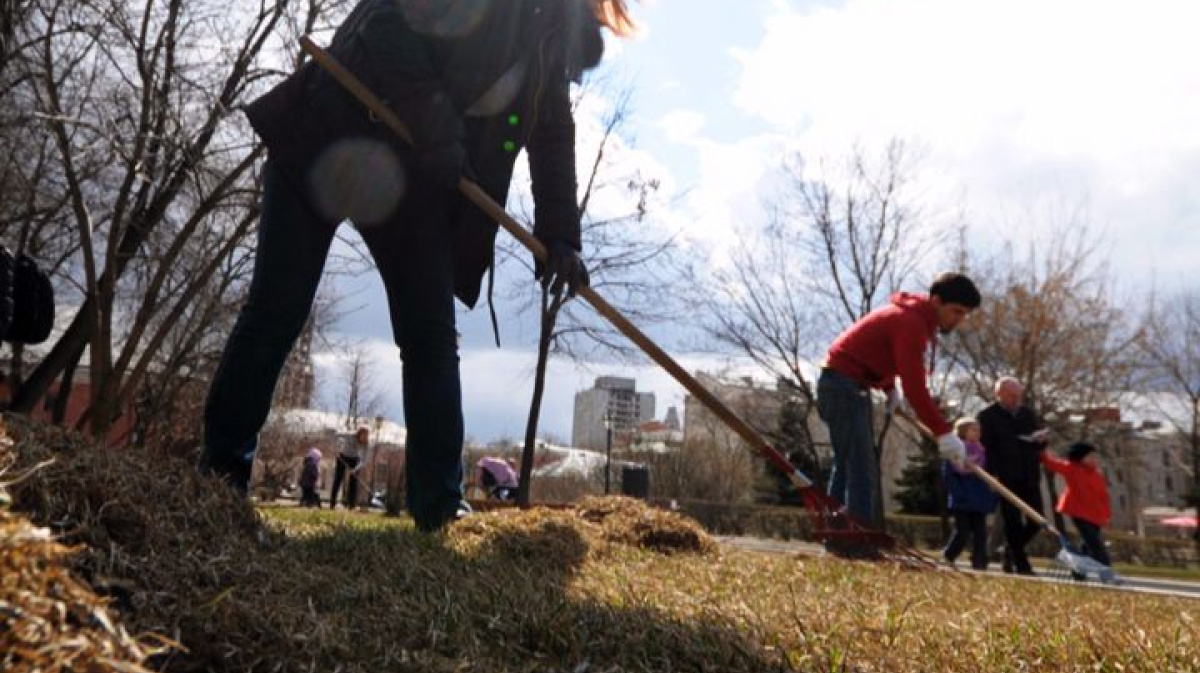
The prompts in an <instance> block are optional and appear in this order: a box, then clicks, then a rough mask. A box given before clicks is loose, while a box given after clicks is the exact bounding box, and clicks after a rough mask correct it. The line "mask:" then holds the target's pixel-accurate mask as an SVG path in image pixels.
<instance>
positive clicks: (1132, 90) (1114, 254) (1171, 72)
mask: <svg viewBox="0 0 1200 673" xmlns="http://www.w3.org/2000/svg"><path fill="white" fill-rule="evenodd" d="M634 9H635V12H636V14H637V16H638V17H639V19H640V20H641V21H642V22H643V23H644V24H645V26H646V28H645V32H644V35H643V36H642V37H641V38H640V39H638V40H635V41H633V42H630V43H622V44H620V45H617V46H616V47H614V48H610V49H609V53H608V56H607V57H606V63H605V65H604V66H603V67H605V68H609V69H611V70H612V71H613V74H614V76H615V77H616V78H617V79H619V80H620V81H627V82H630V83H631V84H632V86H633V87H634V98H633V109H634V113H635V118H634V120H633V123H632V124H631V125H630V127H629V128H628V129H627V131H626V133H625V138H624V140H625V141H626V145H627V146H628V147H627V148H626V153H625V154H623V155H622V157H623V158H624V160H626V161H628V162H630V163H631V164H632V163H636V164H639V165H640V166H641V167H643V168H644V170H645V171H646V172H647V173H649V174H653V175H657V176H659V177H661V178H662V179H663V180H664V185H665V187H664V192H665V194H664V201H669V202H671V207H670V209H669V211H668V212H665V213H662V214H661V217H660V218H659V221H658V222H657V223H656V225H655V226H662V227H664V228H666V229H672V230H682V231H685V232H686V233H687V235H688V236H691V237H694V238H695V239H696V240H703V241H708V242H720V241H721V240H727V238H728V237H730V236H734V235H737V227H738V223H739V222H742V221H745V220H747V219H749V218H754V217H757V216H758V212H757V207H758V204H759V203H760V201H761V198H762V190H763V184H764V182H763V181H764V179H765V178H766V176H767V175H768V174H769V172H770V171H771V170H772V169H773V168H774V167H775V166H777V165H778V161H779V157H780V156H781V154H782V152H785V151H791V150H799V151H802V152H803V153H805V154H806V155H808V156H831V157H832V156H838V155H839V153H841V154H844V153H845V151H846V150H847V149H848V148H849V147H850V145H851V144H852V143H855V142H857V143H861V144H863V145H865V146H867V147H873V146H880V145H881V144H882V143H884V142H886V140H887V139H889V138H892V137H901V138H904V139H906V140H908V141H911V142H914V143H918V144H919V145H920V146H921V147H923V148H925V150H926V162H925V163H924V164H923V168H922V175H921V179H922V180H923V181H924V184H925V185H926V186H927V190H926V193H927V195H928V198H929V199H930V200H931V202H932V205H933V207H934V210H938V209H942V210H944V211H947V212H949V211H953V212H955V213H963V216H964V217H965V219H966V221H967V222H968V224H969V227H970V234H971V241H970V243H971V245H972V247H973V248H978V249H980V250H987V249H989V248H993V247H995V246H996V245H998V244H999V243H1001V242H1013V243H1016V244H1018V245H1036V244H1037V243H1038V242H1039V241H1040V240H1044V236H1045V231H1042V230H1041V229H1040V228H1039V226H1038V225H1037V224H1034V225H1014V221H1016V220H1017V219H1018V214H1019V213H1021V212H1027V211H1030V210H1037V209H1038V204H1043V203H1064V202H1065V203H1071V204H1078V205H1082V206H1084V207H1085V209H1086V212H1087V213H1088V219H1089V221H1090V222H1091V224H1092V228H1093V231H1094V232H1096V233H1097V235H1099V236H1100V237H1101V238H1102V241H1103V246H1102V249H1103V251H1104V252H1105V254H1107V255H1109V256H1110V257H1111V260H1112V269H1113V273H1114V277H1115V278H1116V279H1117V281H1118V282H1120V283H1121V284H1123V285H1126V286H1131V287H1141V288H1145V287H1147V286H1148V285H1149V284H1150V283H1151V282H1153V283H1154V284H1156V285H1157V286H1159V287H1161V288H1167V289H1171V288H1174V287H1178V286H1181V285H1189V286H1191V287H1195V286H1196V285H1197V283H1198V281H1200V272H1197V264H1196V263H1195V260H1196V258H1197V256H1198V254H1200V190H1198V189H1197V188H1196V187H1195V183H1196V176H1197V175H1200V121H1198V120H1200V42H1197V41H1196V40H1195V38H1194V34H1193V33H1194V27H1195V26H1196V25H1200V4H1198V3H1194V2H1189V1H1187V0H1142V1H1140V2H1138V3H1130V2H1114V1H1110V0H1090V1H1085V0H1039V1H1035V0H1003V1H1000V0H846V1H844V2H833V1H825V2H803V1H786V0H740V1H739V2H718V1H717V0H657V1H656V2H652V3H642V4H640V5H637V4H635V6H634ZM589 114H590V112H589V111H588V110H585V111H584V112H583V113H582V114H581V118H580V119H579V120H578V121H579V126H580V138H579V142H580V145H581V147H586V146H587V143H588V142H589V133H590V129H591V128H593V127H594V120H590V119H589V118H588V115H589ZM675 196H678V197H679V198H677V199H674V200H672V199H673V197H675ZM934 263H935V264H936V261H935V262H934ZM934 270H935V269H932V268H931V269H929V270H928V271H930V272H932V271H934ZM351 289H354V290H355V292H356V293H355V295H354V298H353V299H351V300H349V301H348V302H347V303H348V304H351V305H359V304H364V305H366V306H367V308H366V309H364V310H361V311H359V312H357V313H354V314H352V315H350V316H348V317H347V318H346V319H344V320H343V321H342V322H341V323H340V324H339V326H338V329H339V331H340V332H342V333H343V334H344V335H345V336H347V337H348V338H351V339H356V340H361V341H362V342H363V343H365V344H366V345H367V347H368V348H370V350H371V352H372V354H373V357H374V359H375V360H376V362H377V363H378V372H379V374H380V376H379V377H378V378H379V379H381V381H382V382H384V383H385V384H387V382H394V383H390V384H387V387H388V388H389V390H388V391H387V399H388V407H389V408H388V409H387V410H386V411H385V414H386V415H388V416H389V417H390V418H393V419H395V420H402V413H401V411H400V410H401V399H400V390H399V365H398V362H397V358H396V355H395V351H394V349H393V348H392V347H391V346H390V343H391V340H390V335H389V333H388V328H387V319H386V315H385V309H383V307H384V306H385V303H384V302H383V298H382V289H381V288H380V287H379V285H378V281H377V280H376V279H375V278H374V277H373V276H371V277H364V278H362V279H359V280H357V281H355V282H354V283H350V284H341V285H339V286H338V290H339V291H343V292H344V291H349V290H351ZM501 320H502V331H503V333H504V334H505V336H506V346H505V348H503V349H500V350H497V349H495V348H494V347H493V346H492V344H491V337H490V328H489V327H488V326H487V315H486V310H476V311H474V312H470V313H462V314H460V325H461V330H462V331H463V333H464V341H463V352H462V356H463V364H462V372H463V382H464V385H463V388H464V409H465V413H466V421H467V429H468V433H469V434H470V435H471V436H472V437H474V438H475V439H477V440H489V439H494V438H499V437H516V436H519V435H520V434H521V433H522V429H523V423H524V418H525V408H526V406H527V403H528V402H527V401H528V397H529V391H530V389H531V387H532V368H533V364H534V358H533V354H532V352H531V351H530V347H529V343H530V341H531V338H532V334H533V330H534V326H533V316H513V315H506V314H504V313H503V312H502V315H501ZM674 354H675V355H677V356H678V357H679V359H680V360H681V362H682V363H683V364H684V365H685V366H686V367H689V368H691V369H694V368H698V367H705V368H717V367H721V366H723V363H721V362H720V361H718V360H714V359H712V358H708V357H699V356H690V355H688V354H686V353H674ZM333 360H334V358H333V356H332V355H327V356H325V357H323V358H322V359H321V360H320V361H319V362H320V364H321V368H320V369H319V371H320V372H323V373H325V374H327V376H326V380H327V381H328V380H329V379H330V378H331V377H330V376H329V375H328V374H329V373H330V370H331V367H332V366H333V365H332V364H331V363H332V362H333ZM609 373H617V374H625V375H633V376H636V377H638V379H639V388H640V389H647V390H650V391H653V392H655V393H656V394H657V395H658V397H659V415H660V416H661V415H662V414H663V413H665V410H666V406H667V405H670V404H674V405H681V404H682V399H683V396H682V391H681V389H680V388H679V387H678V386H677V385H675V384H674V383H673V382H672V381H671V380H670V379H669V377H667V376H666V375H665V374H663V373H661V372H659V371H657V370H655V369H653V368H651V367H628V366H609V365H605V364H603V363H600V364H593V365H590V366H577V365H573V364H569V363H562V362H556V363H554V364H553V365H552V368H551V377H550V381H549V386H550V387H549V390H548V393H547V399H546V406H545V410H544V415H543V428H545V430H546V431H547V432H549V433H551V434H553V435H556V436H558V437H559V438H569V436H570V422H571V403H572V400H573V396H574V392H575V391H576V390H579V389H582V388H585V387H587V386H589V385H590V383H591V380H592V379H593V378H594V377H595V376H597V375H602V374H609Z"/></svg>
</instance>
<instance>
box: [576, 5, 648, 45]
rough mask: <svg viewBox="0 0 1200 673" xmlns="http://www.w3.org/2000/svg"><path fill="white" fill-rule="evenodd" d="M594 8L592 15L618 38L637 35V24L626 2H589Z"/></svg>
mask: <svg viewBox="0 0 1200 673" xmlns="http://www.w3.org/2000/svg"><path fill="white" fill-rule="evenodd" d="M588 4H590V5H591V6H592V14H594V15H595V16H596V21H598V22H599V23H600V25H601V26H604V27H605V28H608V29H609V30H611V31H612V34H613V35H616V36H617V37H631V36H633V35H636V34H637V30H638V27H637V24H636V23H634V21H633V16H632V15H631V14H630V13H629V6H628V3H627V2H626V0H588Z"/></svg>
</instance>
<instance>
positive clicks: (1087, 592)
mask: <svg viewBox="0 0 1200 673" xmlns="http://www.w3.org/2000/svg"><path fill="white" fill-rule="evenodd" d="M14 425H15V421H14ZM17 428H18V430H19V431H20V435H19V441H18V444H17V451H18V457H19V459H20V462H19V463H18V465H17V469H16V471H15V472H14V473H17V474H19V473H20V470H21V469H30V468H31V467H32V466H33V465H39V464H43V463H45V462H46V461H48V460H50V459H51V458H53V462H52V463H49V464H48V466H47V467H44V469H40V470H37V471H36V472H34V473H32V474H30V475H29V476H28V477H27V478H25V479H24V480H22V481H20V482H19V483H15V484H13V487H12V489H11V491H10V492H11V494H12V498H13V511H14V512H17V513H21V514H23V515H26V516H28V517H29V518H30V519H31V520H33V521H35V522H36V523H38V524H39V525H43V526H50V527H53V528H54V530H55V531H56V532H57V533H58V534H60V535H62V536H63V540H64V542H66V543H67V544H70V545H72V546H75V547H76V548H77V549H78V550H79V551H78V553H77V554H76V556H75V557H74V558H73V564H72V572H73V573H75V574H76V575H77V576H78V577H80V578H83V579H85V580H86V581H88V582H93V581H96V583H95V586H98V587H99V586H110V587H115V588H118V589H120V592H119V593H118V594H115V596H116V597H117V598H120V599H121V600H122V601H123V602H124V603H125V604H126V605H125V607H123V608H122V609H121V611H120V612H119V613H114V619H119V620H120V622H121V623H122V624H123V625H124V626H125V627H126V628H128V629H129V632H130V633H132V634H137V635H139V636H145V637H147V638H149V639H150V640H154V635H155V634H157V635H159V636H165V637H167V638H169V639H171V640H172V641H175V642H177V643H178V647H174V648H172V652H171V653H170V654H169V655H168V656H165V657H163V656H158V657H154V658H153V659H152V660H151V661H150V662H148V663H149V664H150V665H152V666H153V667H154V668H156V669H158V670H164V671H179V672H188V673H191V672H193V671H195V672H199V671H206V672H211V673H226V672H228V673H233V672H235V671H236V672H242V671H255V672H258V671H262V672H264V673H265V672H268V671H269V672H272V673H292V672H295V673H301V672H309V671H338V672H339V673H380V672H383V671H386V672H387V673H396V672H401V673H406V672H409V671H412V672H417V671H420V672H433V673H450V672H454V673H470V672H480V673H482V672H488V673H493V672H495V673H563V672H569V673H599V672H604V673H643V672H650V671H663V672H667V671H670V672H675V671H701V672H706V671H711V672H713V673H716V672H725V671H738V672H748V673H758V672H763V673H767V672H771V673H776V672H779V671H838V672H843V671H844V672H846V673H850V672H855V673H866V672H869V671H870V672H874V671H888V672H891V673H918V672H920V673H926V672H928V671H939V672H942V671H948V672H955V671H962V672H964V673H965V672H970V673H976V672H980V671H986V672H987V673H1043V672H1044V673H1050V672H1054V673H1058V672H1063V671H1066V672H1078V673H1084V672H1088V673H1104V672H1112V673H1116V672H1118V671H1120V672H1122V673H1139V672H1144V673H1184V672H1188V673H1194V672H1197V671H1200V627H1198V625H1197V620H1198V619H1200V601H1195V600H1190V599H1179V598H1168V597H1161V596H1148V595H1140V594H1133V593H1128V592H1117V591H1108V590H1096V589H1094V588H1091V587H1081V586H1071V585H1057V584H1046V583H1032V582H1024V581H1017V580H1013V579H1009V578H1004V577H988V578H973V577H971V576H967V575H963V574H957V573H947V572H935V571H913V570H907V569H904V568H901V567H898V566H895V565H886V564H880V563H849V562H844V561H838V560H834V559H825V558H807V557H800V556H789V555H766V554H753V553H744V552H737V551H731V550H721V549H716V548H715V547H712V546H711V545H705V544H691V546H686V545H685V544H684V543H686V542H688V540H689V539H690V540H691V542H692V543H703V542H705V539H704V538H696V537H695V533H694V531H696V528H695V526H694V525H692V524H689V523H687V522H684V521H681V520H679V519H677V518H672V517H670V516H668V515H666V514H663V513H661V512H658V511H654V510H649V509H646V508H644V507H643V506H641V505H637V504H633V503H628V502H627V501H621V502H625V503H626V505H622V506H623V507H625V509H624V510H622V511H621V512H620V513H619V514H620V515H619V516H618V515H617V514H613V515H610V516H609V517H608V518H604V519H602V520H597V518H596V517H595V516H593V514H594V513H595V512H596V511H597V510H598V509H600V508H599V507H592V508H591V509H586V508H585V509H584V510H531V511H526V512H522V511H519V510H504V511H497V512H494V513H482V514H477V515H475V516H472V517H469V518H468V519H466V520H464V521H462V522H460V523H458V524H455V525H454V526H453V527H451V529H450V530H449V531H448V532H447V533H446V534H442V535H425V534H421V533H419V532H417V531H416V530H414V528H413V527H412V525H411V522H410V521H409V520H408V519H407V518H404V517H401V518H397V519H387V518H385V517H382V516H380V515H378V514H375V513H357V512H355V513H350V512H345V511H341V510H339V511H335V512H330V511H328V510H301V509H296V508H288V507H269V508H263V509H261V510H259V511H258V512H255V511H254V510H253V509H251V507H249V506H248V505H247V503H246V501H245V500H244V499H241V498H239V497H238V496H236V495H235V494H234V493H233V491H232V490H230V489H229V488H228V487H227V486H225V485H224V484H220V483H217V482H216V481H214V480H211V479H207V478H200V477H198V476H197V475H196V472H195V469H194V465H193V464H192V463H191V462H190V461H184V460H177V459H172V458H170V457H169V456H162V455H157V454H150V453H142V452H139V451H135V450H122V451H105V450H102V449H99V448H96V447H92V446H89V445H86V444H83V443H79V442H78V441H77V440H76V439H74V438H72V437H71V436H69V435H68V434H66V433H62V432H61V431H59V430H57V429H53V428H39V427H37V426H27V427H23V426H17ZM605 502H606V503H607V502H617V501H605ZM614 521H615V522H616V523H613V522H614ZM264 522H265V526H264ZM610 524H611V525H610ZM689 531H690V532H691V535H692V537H691V538H689ZM648 547H654V548H657V549H663V550H665V551H653V550H652V549H651V548H648ZM683 549H695V550H696V551H682V550H683ZM37 633H41V634H43V635H45V636H46V638H47V646H55V647H59V646H66V645H69V643H68V642H66V639H65V637H64V640H63V642H58V641H56V640H55V639H54V633H49V632H45V629H42V630H41V631H37ZM89 670H97V671H107V670H117V669H116V668H108V669H105V668H99V669H89ZM126 670H128V669H126Z"/></svg>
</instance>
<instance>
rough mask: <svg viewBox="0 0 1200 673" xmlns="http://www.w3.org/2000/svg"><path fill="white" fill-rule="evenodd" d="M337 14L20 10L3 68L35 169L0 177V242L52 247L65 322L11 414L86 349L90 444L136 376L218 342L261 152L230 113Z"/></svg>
mask: <svg viewBox="0 0 1200 673" xmlns="http://www.w3.org/2000/svg"><path fill="white" fill-rule="evenodd" d="M343 2H344V0H308V1H306V2H301V3H290V2H286V1H285V0H264V2H262V3H260V4H259V5H257V6H256V7H249V8H239V9H238V10H237V11H232V12H231V11H228V8H227V7H225V6H223V5H221V4H219V3H215V2H208V1H206V0H202V1H200V2H183V1H182V0H151V1H150V2H146V3H142V4H140V5H130V4H128V3H123V2H118V1H117V0H100V1H99V2H88V3H78V2H69V1H67V0H31V3H30V13H29V15H28V16H29V17H30V18H29V19H28V21H26V23H25V24H24V28H23V29H22V30H24V31H25V32H24V33H21V30H18V33H19V35H20V36H19V38H18V39H19V40H20V41H21V42H22V43H23V44H24V43H28V44H30V45H32V46H30V47H29V48H28V49H26V50H25V51H24V52H23V57H22V59H21V60H20V62H19V63H18V65H20V66H21V67H24V68H27V70H28V72H27V74H28V76H27V77H26V78H25V79H23V80H22V81H21V83H20V84H19V85H18V86H17V87H16V88H15V89H14V93H15V94H17V95H18V97H20V99H21V100H22V101H23V102H24V105H25V107H24V110H23V111H24V113H25V115H26V116H27V117H28V118H29V119H31V120H34V121H36V124H34V125H33V126H31V127H30V128H29V130H28V132H27V135H28V137H27V138H25V140H28V141H32V142H30V143H29V144H28V145H27V146H28V147H30V148H33V151H34V156H36V157H37V158H38V160H37V161H33V162H28V163H29V169H28V170H26V169H23V168H21V167H20V166H17V167H12V166H11V165H10V166H9V167H7V168H6V170H8V169H9V168H12V169H13V170H15V171H17V172H18V173H19V177H20V179H21V181H22V182H23V183H24V184H25V185H26V187H27V189H26V192H27V194H28V195H29V196H28V197H27V198H25V199H24V200H23V205H20V204H18V205H19V207H16V208H14V207H13V206H12V204H6V205H7V206H8V207H7V208H6V211H7V212H6V215H7V214H9V213H11V215H10V216H8V217H6V218H5V219H4V220H3V222H2V223H3V224H4V225H5V227H6V228H5V231H4V232H2V233H3V235H4V236H5V237H6V238H9V237H10V236H12V237H13V238H16V239H18V240H20V241H21V247H23V248H24V249H28V250H34V249H35V248H36V246H37V244H38V241H55V242H60V243H57V245H59V247H60V249H61V250H60V252H59V253H58V254H57V256H56V257H55V259H60V260H62V264H61V266H60V267H59V268H58V273H57V280H58V283H57V284H58V286H59V289H60V297H65V298H66V300H65V301H62V302H61V303H62V304H65V305H78V306H79V309H78V311H77V312H76V314H75V316H74V318H73V319H72V320H71V322H70V324H69V325H68V326H67V328H66V330H65V331H64V332H63V333H62V335H61V336H60V337H59V338H58V340H57V341H56V342H55V343H54V344H53V345H52V347H51V348H50V350H49V352H48V353H47V354H46V355H45V357H44V358H42V359H41V360H40V362H38V363H37V365H36V366H35V367H34V369H33V370H32V371H31V372H30V374H29V376H28V377H27V378H25V379H24V380H21V381H19V384H20V385H19V388H18V390H17V394H16V396H15V398H14V401H13V407H14V408H16V409H18V410H28V409H30V408H32V406H33V405H34V404H35V403H36V402H37V401H38V400H39V399H41V398H42V396H43V395H44V394H45V392H46V391H47V390H48V388H49V387H50V386H51V385H52V383H53V382H54V381H55V380H56V379H58V378H60V377H61V376H62V375H63V374H64V373H65V372H68V371H71V370H73V368H74V366H75V364H76V363H79V362H80V361H81V358H82V356H83V353H84V351H85V350H86V351H87V353H88V375H89V377H90V383H91V386H90V389H91V391H92V397H91V404H90V406H89V408H88V411H87V412H86V413H85V414H84V417H83V418H82V419H81V421H80V423H81V424H85V425H86V426H87V429H89V430H90V431H92V432H93V433H96V434H99V435H103V434H104V433H105V432H106V429H107V428H108V426H109V424H110V423H111V421H112V419H113V418H114V417H115V416H116V415H117V414H118V413H119V412H120V411H121V410H123V409H124V408H126V407H127V405H128V404H130V403H131V402H132V401H134V400H136V399H138V397H139V394H140V393H141V391H143V390H144V389H145V388H146V384H147V380H148V379H149V378H158V379H161V378H170V377H175V376H180V375H195V374H196V372H195V371H193V370H191V369H168V370H162V369H160V368H161V367H164V366H176V367H181V368H188V367H191V366H195V365H196V364H198V359H197V358H195V357H192V355H193V354H192V353H191V352H189V349H192V348H202V347H204V346H207V345H210V343H211V342H210V341H209V339H208V335H210V334H212V333H214V332H217V333H224V332H227V330H223V329H215V328H216V327H217V326H223V325H228V324H229V321H232V318H233V315H234V312H233V311H231V310H229V307H230V306H231V304H233V302H231V301H230V300H231V298H233V297H236V296H238V295H239V293H240V292H242V291H243V290H244V285H245V282H246V280H247V276H246V274H247V272H248V268H249V265H248V262H247V260H248V255H249V250H250V245H251V244H252V240H251V236H252V234H253V230H254V223H255V221H256V220H257V216H258V187H259V186H258V183H257V180H256V179H255V176H254V171H253V168H254V166H255V165H256V164H257V163H258V161H259V160H260V159H261V156H262V147H261V146H260V145H259V144H258V143H257V142H256V141H255V140H253V138H252V136H251V134H250V133H249V131H248V128H247V127H246V125H245V122H244V120H242V118H241V116H240V115H239V114H237V113H236V110H237V108H238V107H239V106H240V105H241V104H243V103H245V102H247V101H248V100H250V99H251V98H252V97H253V96H254V95H256V94H257V93H259V92H261V91H262V89H263V87H264V86H266V85H267V84H268V78H270V77H273V76H276V75H278V74H279V70H278V69H277V68H276V63H277V62H278V61H280V60H281V59H284V58H289V59H292V60H294V59H295V58H296V57H295V56H294V55H295V54H297V53H298V50H297V49H296V48H295V46H294V44H295V43H294V41H291V42H286V43H284V44H282V45H281V44H280V42H279V37H283V38H284V39H285V40H286V39H287V38H288V37H289V36H292V35H294V34H295V33H298V32H311V31H312V30H313V29H315V28H318V27H322V26H323V25H325V22H326V20H327V17H328V16H329V15H330V14H331V13H332V12H334V11H336V10H337V9H338V6H339V5H340V4H342V3H343ZM287 54H292V56H287ZM48 195H59V196H57V198H55V197H51V196H48ZM17 232H19V233H17ZM64 291H69V292H64ZM76 302H77V304H76ZM214 321H226V322H224V323H221V322H214ZM170 348H178V349H181V350H180V351H179V352H178V353H175V354H168V353H165V351H166V350H168V349H170ZM205 359H211V358H205ZM17 360H18V362H17V363H16V364H15V365H14V368H15V369H17V371H19V367H20V364H19V357H18V358H17ZM150 372H153V373H154V377H149V376H148V375H149V373H150Z"/></svg>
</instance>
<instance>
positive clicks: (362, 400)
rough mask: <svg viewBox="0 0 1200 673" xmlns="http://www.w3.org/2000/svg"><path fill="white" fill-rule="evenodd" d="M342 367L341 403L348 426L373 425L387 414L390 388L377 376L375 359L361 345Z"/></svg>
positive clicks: (353, 349) (350, 354) (345, 359)
mask: <svg viewBox="0 0 1200 673" xmlns="http://www.w3.org/2000/svg"><path fill="white" fill-rule="evenodd" d="M340 370H341V371H340V372H339V374H340V379H341V382H342V388H341V391H340V392H339V393H338V396H339V402H340V405H341V407H342V409H343V411H344V417H345V419H346V427H345V429H346V430H348V431H351V432H353V431H354V430H356V429H358V427H359V426H361V425H364V424H366V425H370V424H371V423H370V422H373V420H372V419H374V418H375V417H376V416H379V415H381V414H382V413H383V409H384V400H385V397H386V392H387V391H386V389H385V388H384V387H383V386H382V384H381V383H380V382H379V380H378V378H377V377H376V375H375V372H376V371H377V370H376V367H375V362H374V358H372V357H371V355H370V353H369V352H368V351H367V350H366V348H364V347H363V346H361V345H359V346H356V347H353V348H352V349H351V350H350V351H349V352H348V353H347V354H346V357H345V358H344V359H343V360H342V362H341V365H340ZM368 421H370V422H368Z"/></svg>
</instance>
